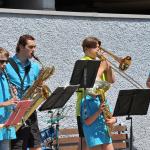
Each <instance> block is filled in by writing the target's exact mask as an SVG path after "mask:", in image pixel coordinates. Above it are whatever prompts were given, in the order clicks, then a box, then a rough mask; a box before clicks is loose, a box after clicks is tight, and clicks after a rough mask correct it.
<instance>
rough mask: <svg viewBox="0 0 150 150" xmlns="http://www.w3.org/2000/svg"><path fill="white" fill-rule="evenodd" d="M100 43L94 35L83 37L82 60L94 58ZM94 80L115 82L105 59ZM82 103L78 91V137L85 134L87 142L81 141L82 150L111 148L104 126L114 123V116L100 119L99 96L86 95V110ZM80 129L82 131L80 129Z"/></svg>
mask: <svg viewBox="0 0 150 150" xmlns="http://www.w3.org/2000/svg"><path fill="white" fill-rule="evenodd" d="M100 45H101V42H100V40H99V39H97V38H96V37H87V38H86V39H84V40H83V43H82V47H83V51H84V54H85V56H84V57H83V58H82V60H95V59H96V57H97V52H98V51H99V47H100ZM96 80H106V81H108V82H109V83H114V82H115V77H114V73H113V71H112V69H111V65H110V64H109V63H108V62H107V61H106V60H105V61H102V62H101V64H100V67H99V69H98V73H97V79H96ZM84 104H85V103H84V98H83V92H78V99H77V122H78V128H79V135H80V137H84V136H85V141H86V144H87V146H86V144H85V142H84V143H83V150H85V149H89V150H99V149H101V150H113V145H112V140H111V138H110V137H109V136H108V132H107V131H105V126H106V124H108V125H109V124H113V123H115V122H116V118H114V117H113V118H111V119H107V120H106V122H105V121H104V119H100V118H102V117H103V113H102V111H103V109H104V107H105V104H104V103H101V104H100V100H99V97H95V96H91V95H86V111H85V109H84V106H85V105H84ZM91 106H93V108H91ZM80 109H81V110H80ZM79 114H80V116H79ZM101 124H104V126H101ZM81 127H82V128H81ZM99 127H102V128H99ZM81 129H82V130H83V131H81ZM97 130H99V132H97ZM100 133H101V134H100ZM87 147H88V148H87Z"/></svg>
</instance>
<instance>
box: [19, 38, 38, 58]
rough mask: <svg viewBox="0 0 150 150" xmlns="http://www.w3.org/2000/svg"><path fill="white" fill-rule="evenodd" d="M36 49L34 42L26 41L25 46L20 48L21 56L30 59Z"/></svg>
mask: <svg viewBox="0 0 150 150" xmlns="http://www.w3.org/2000/svg"><path fill="white" fill-rule="evenodd" d="M35 49H36V43H35V41H34V40H27V44H26V45H25V46H24V47H22V48H21V54H22V55H23V56H24V57H26V58H29V59H30V58H32V53H34V51H35Z"/></svg>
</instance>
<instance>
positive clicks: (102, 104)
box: [98, 102, 105, 113]
mask: <svg viewBox="0 0 150 150" xmlns="http://www.w3.org/2000/svg"><path fill="white" fill-rule="evenodd" d="M104 108H105V103H104V102H103V103H101V105H100V107H99V110H98V111H99V113H102V112H103V110H104Z"/></svg>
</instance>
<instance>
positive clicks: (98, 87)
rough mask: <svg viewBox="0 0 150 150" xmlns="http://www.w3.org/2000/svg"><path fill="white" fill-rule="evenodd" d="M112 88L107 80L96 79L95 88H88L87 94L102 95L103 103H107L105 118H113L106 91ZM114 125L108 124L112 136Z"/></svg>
mask: <svg viewBox="0 0 150 150" xmlns="http://www.w3.org/2000/svg"><path fill="white" fill-rule="evenodd" d="M109 88H110V84H109V83H108V82H107V81H96V82H95V84H94V87H93V88H89V89H87V91H86V92H87V94H90V95H94V96H95V95H97V96H99V97H100V100H101V103H105V107H104V109H103V115H104V119H105V120H106V119H111V118H112V113H111V112H110V108H109V105H108V104H107V103H106V98H105V92H106V91H107V90H108V89H109ZM112 129H113V125H109V126H108V125H107V130H108V134H109V136H110V137H111V132H112Z"/></svg>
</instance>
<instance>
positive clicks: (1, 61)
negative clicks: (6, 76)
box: [0, 56, 8, 70]
mask: <svg viewBox="0 0 150 150" xmlns="http://www.w3.org/2000/svg"><path fill="white" fill-rule="evenodd" d="M7 62H8V58H7V57H4V56H3V57H2V58H1V56H0V70H4V69H5V66H6V63H7Z"/></svg>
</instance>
